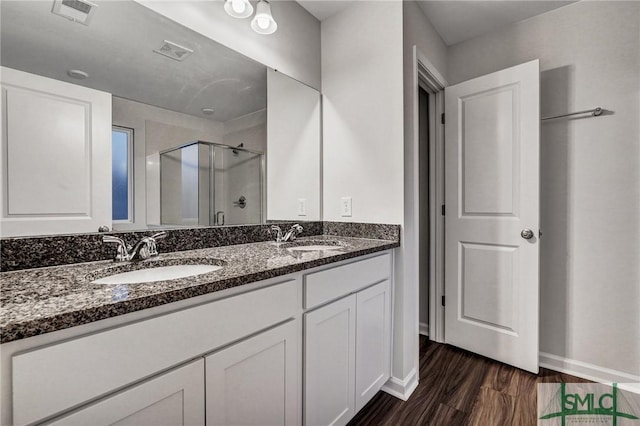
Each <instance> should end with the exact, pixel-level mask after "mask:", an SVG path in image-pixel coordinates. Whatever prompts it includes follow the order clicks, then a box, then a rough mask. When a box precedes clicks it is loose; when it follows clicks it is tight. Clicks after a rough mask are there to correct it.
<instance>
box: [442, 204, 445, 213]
mask: <svg viewBox="0 0 640 426" xmlns="http://www.w3.org/2000/svg"><path fill="white" fill-rule="evenodd" d="M445 211H446V209H445V207H444V204H443V205H442V216H444V214H445Z"/></svg>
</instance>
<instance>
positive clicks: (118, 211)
mask: <svg viewBox="0 0 640 426" xmlns="http://www.w3.org/2000/svg"><path fill="white" fill-rule="evenodd" d="M111 144H112V174H111V191H112V202H111V208H112V216H113V220H114V221H119V222H131V221H132V220H133V214H132V213H133V207H132V205H133V203H132V195H133V191H132V188H133V185H132V183H133V182H132V181H133V179H132V178H131V177H132V168H133V166H132V165H133V161H132V157H133V155H132V152H133V130H131V129H127V128H124V127H117V126H114V127H113V129H112V132H111Z"/></svg>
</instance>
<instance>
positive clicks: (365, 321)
mask: <svg viewBox="0 0 640 426" xmlns="http://www.w3.org/2000/svg"><path fill="white" fill-rule="evenodd" d="M390 278H391V256H390V255H389V254H383V255H380V256H376V257H371V258H369V259H365V260H362V261H359V262H354V263H350V264H346V265H343V266H338V267H335V268H333V269H328V270H324V271H319V272H316V273H312V274H308V275H306V276H305V306H306V307H307V308H310V310H309V311H308V312H306V313H305V314H304V339H305V344H304V353H305V367H304V383H305V389H304V413H305V414H304V419H305V425H307V426H320V425H344V424H346V423H347V422H348V421H349V420H350V419H351V418H352V417H353V416H354V415H355V413H357V412H358V411H359V410H360V409H361V408H362V407H363V406H364V405H365V404H366V403H367V402H368V401H369V400H370V399H371V398H372V397H373V396H374V395H375V394H376V392H378V391H379V390H380V389H381V388H382V386H383V385H384V383H385V382H386V381H387V379H389V377H390V376H391V297H392V294H391V281H390ZM336 298H338V300H335V299H336ZM331 300H335V301H333V302H330V303H328V304H323V303H326V302H327V301H331ZM318 305H319V307H317V308H316V306H318Z"/></svg>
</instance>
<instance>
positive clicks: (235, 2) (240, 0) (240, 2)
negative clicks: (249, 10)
mask: <svg viewBox="0 0 640 426" xmlns="http://www.w3.org/2000/svg"><path fill="white" fill-rule="evenodd" d="M231 7H232V8H233V11H234V12H236V13H238V14H241V13H242V12H244V10H245V9H246V5H245V3H244V0H231Z"/></svg>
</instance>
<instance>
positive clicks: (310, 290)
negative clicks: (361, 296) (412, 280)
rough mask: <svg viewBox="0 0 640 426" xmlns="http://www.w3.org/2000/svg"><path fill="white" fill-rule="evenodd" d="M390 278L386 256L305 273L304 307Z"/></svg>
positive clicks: (389, 266) (315, 304)
mask: <svg viewBox="0 0 640 426" xmlns="http://www.w3.org/2000/svg"><path fill="white" fill-rule="evenodd" d="M390 278H391V255H390V254H389V253H385V254H382V255H380V256H375V257H371V258H369V259H365V260H360V261H357V262H353V263H349V264H347V265H342V266H338V267H335V268H331V269H326V270H324V271H319V272H315V273H312V274H307V275H305V277H304V288H305V292H304V307H305V309H311V308H313V307H314V306H318V305H321V304H323V303H326V302H329V301H331V300H334V299H337V298H339V297H341V296H344V295H347V294H350V293H353V292H356V291H358V290H360V289H361V288H364V287H367V286H369V285H371V284H375V283H377V282H380V281H382V280H385V279H390Z"/></svg>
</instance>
